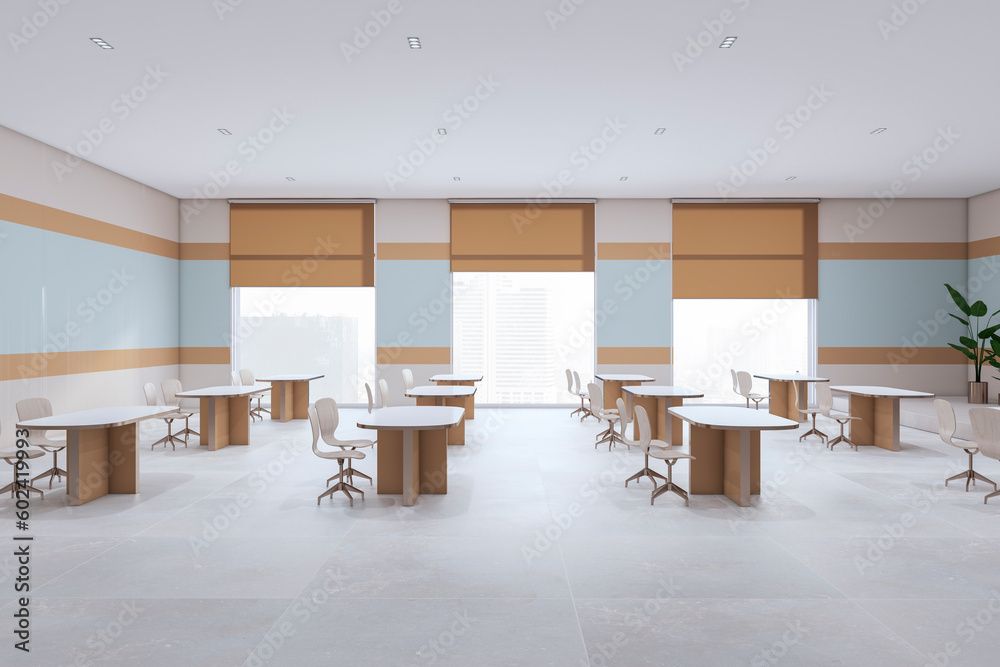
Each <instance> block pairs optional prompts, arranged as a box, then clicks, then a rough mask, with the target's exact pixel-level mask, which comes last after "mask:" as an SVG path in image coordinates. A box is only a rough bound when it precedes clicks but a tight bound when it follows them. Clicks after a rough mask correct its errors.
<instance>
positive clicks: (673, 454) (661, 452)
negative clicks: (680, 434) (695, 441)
mask: <svg viewBox="0 0 1000 667" xmlns="http://www.w3.org/2000/svg"><path fill="white" fill-rule="evenodd" d="M654 442H655V441H654ZM649 455H650V456H651V457H653V458H654V459H660V460H661V461H675V460H677V459H693V458H694V457H693V456H692V455H690V454H688V453H687V452H682V451H680V450H678V449H674V450H671V449H653V448H650V450H649Z"/></svg>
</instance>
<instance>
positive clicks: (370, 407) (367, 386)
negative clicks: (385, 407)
mask: <svg viewBox="0 0 1000 667" xmlns="http://www.w3.org/2000/svg"><path fill="white" fill-rule="evenodd" d="M365 392H366V393H367V394H368V414H371V413H372V410H374V409H375V399H374V398H372V387H371V385H370V384H368V383H367V382H365Z"/></svg>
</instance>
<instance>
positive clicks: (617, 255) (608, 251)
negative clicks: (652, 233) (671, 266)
mask: <svg viewBox="0 0 1000 667" xmlns="http://www.w3.org/2000/svg"><path fill="white" fill-rule="evenodd" d="M597 259H670V243H668V242H663V243H598V244H597Z"/></svg>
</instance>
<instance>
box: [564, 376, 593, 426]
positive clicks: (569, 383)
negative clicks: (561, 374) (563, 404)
mask: <svg viewBox="0 0 1000 667" xmlns="http://www.w3.org/2000/svg"><path fill="white" fill-rule="evenodd" d="M576 377H577V380H576V384H574V383H573V371H572V370H570V369H569V368H567V369H566V391H568V392H569V393H570V394H572V395H573V396H575V397H576V398H579V399H580V407H578V408H577V409H576V410H574V411H573V412H571V413H569V416H570V417H572V416H574V415H576V413H578V412H582V413H583V417H580V421H583V419H584V418H585V417H586V416H587V413H588V412H589V410H587V406H586V405H584V402H583V401H584V399H585V398H586V397H587V394H585V393H584V392H582V391H580V384H579V382H580V380H579V377H580V376H579V375H577V376H576Z"/></svg>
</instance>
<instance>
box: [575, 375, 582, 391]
mask: <svg viewBox="0 0 1000 667" xmlns="http://www.w3.org/2000/svg"><path fill="white" fill-rule="evenodd" d="M573 388H574V389H576V390H577V391H578V392H579V391H580V390H581V389H583V385H582V384H580V374H579V373H577V372H576V371H573Z"/></svg>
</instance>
